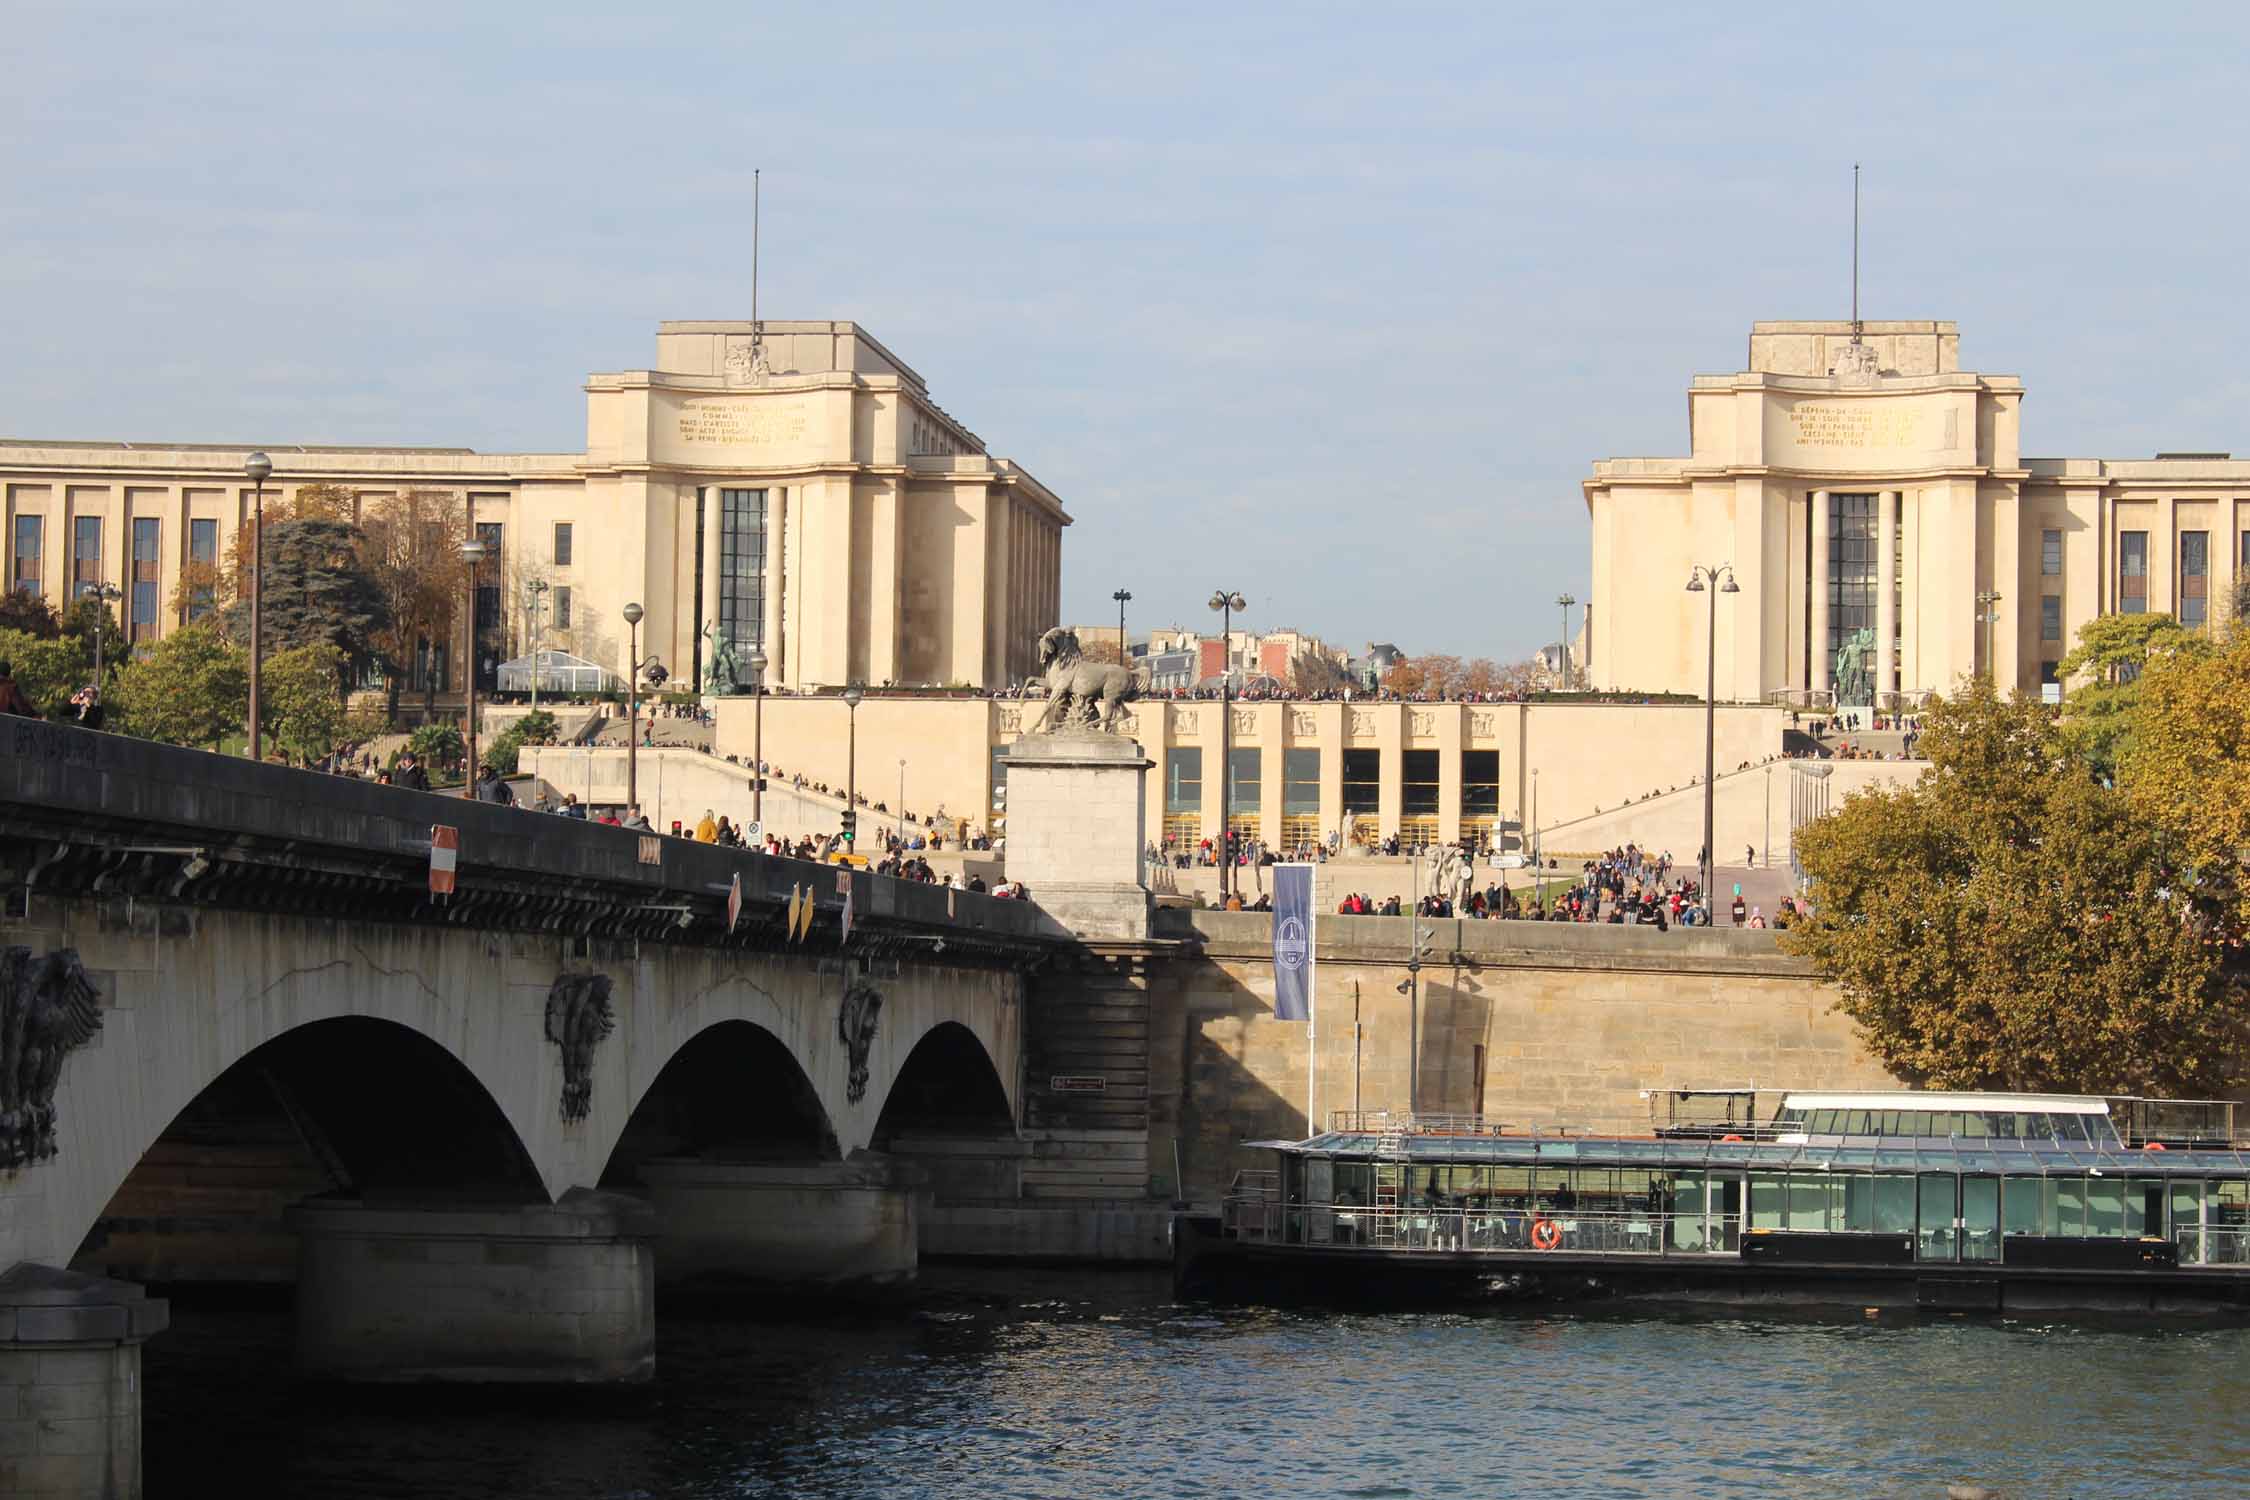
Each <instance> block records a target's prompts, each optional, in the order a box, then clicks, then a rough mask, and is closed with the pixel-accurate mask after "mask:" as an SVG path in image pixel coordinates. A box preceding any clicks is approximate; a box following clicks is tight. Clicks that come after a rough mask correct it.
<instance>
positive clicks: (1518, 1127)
mask: <svg viewBox="0 0 2250 1500" xmlns="http://www.w3.org/2000/svg"><path fill="white" fill-rule="evenodd" d="M1792 1128H1794V1127H1792ZM1328 1129H1329V1131H1330V1132H1331V1133H1334V1134H1338V1135H1373V1136H1392V1137H1405V1136H1410V1135H1449V1136H1521V1137H1524V1138H1526V1139H1531V1140H1557V1141H1580V1140H1586V1139H1589V1138H1605V1139H1606V1138H1618V1139H1635V1140H1657V1139H1676V1140H1713V1141H1718V1140H1725V1141H1773V1140H1778V1139H1780V1138H1781V1136H1782V1134H1783V1130H1782V1128H1781V1127H1777V1126H1774V1125H1753V1124H1741V1125H1681V1126H1672V1127H1666V1128H1658V1129H1654V1130H1652V1129H1651V1128H1650V1126H1649V1123H1648V1121H1646V1120H1639V1119H1624V1120H1614V1121H1599V1120H1597V1121H1592V1122H1586V1123H1574V1124H1568V1125H1557V1124H1552V1123H1547V1124H1542V1123H1538V1122H1532V1123H1529V1124H1517V1123H1514V1122H1511V1121H1508V1120H1500V1119H1495V1118H1494V1117H1492V1116H1490V1115H1481V1114H1433V1113H1430V1112H1428V1111H1422V1112H1418V1113H1409V1112H1407V1111H1404V1110H1390V1109H1364V1110H1361V1109H1335V1110H1330V1111H1329V1112H1328ZM1800 1133H1801V1132H1800Z"/></svg>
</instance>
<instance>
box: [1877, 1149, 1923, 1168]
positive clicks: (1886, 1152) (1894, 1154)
mask: <svg viewBox="0 0 2250 1500" xmlns="http://www.w3.org/2000/svg"><path fill="white" fill-rule="evenodd" d="M1919 1164H1920V1163H1919V1160H1918V1159H1917V1158H1916V1156H1915V1154H1914V1148H1913V1147H1911V1146H1891V1147H1887V1148H1878V1149H1877V1151H1876V1152H1875V1165H1877V1166H1879V1167H1908V1168H1912V1167H1914V1166H1917V1165H1919Z"/></svg>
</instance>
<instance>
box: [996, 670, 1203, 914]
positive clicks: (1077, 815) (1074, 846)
mask: <svg viewBox="0 0 2250 1500" xmlns="http://www.w3.org/2000/svg"><path fill="white" fill-rule="evenodd" d="M1209 707H1211V708H1212V709H1213V710H1214V711H1215V710H1217V708H1218V707H1219V705H1217V704H1211V705H1209ZM1151 764H1153V763H1152V762H1151V761H1150V760H1149V758H1148V756H1147V754H1146V753H1145V752H1144V751H1143V750H1142V749H1141V747H1140V746H1139V745H1138V744H1136V743H1135V742H1134V741H1132V740H1129V739H1127V738H1125V737H1124V736H1123V735H1118V734H1103V733H1101V732H1099V731H1098V730H1097V731H1080V732H1077V733H1065V734H1031V735H1025V736H1024V737H1023V738H1022V739H1019V740H1017V741H1016V742H1015V744H1013V745H1012V746H1010V747H1009V749H1008V851H1007V866H1008V878H1009V879H1010V880H1016V881H1021V882H1023V884H1024V886H1025V887H1026V888H1027V891H1028V894H1029V896H1030V899H1031V902H1032V904H1033V905H1035V906H1037V907H1038V908H1039V909H1040V911H1041V912H1042V913H1043V914H1044V915H1045V916H1046V918H1047V925H1048V926H1049V927H1050V928H1051V929H1052V930H1054V931H1056V932H1058V933H1060V934H1065V935H1072V936H1077V937H1091V938H1112V939H1123V940H1126V941H1138V940H1139V939H1142V938H1145V937H1147V936H1148V931H1149V893H1148V884H1147V872H1146V871H1145V870H1144V869H1143V868H1142V858H1141V853H1142V851H1141V830H1142V828H1143V827H1145V826H1146V824H1147V821H1148V819H1147V817H1146V803H1147V797H1148V770H1149V767H1150V765H1151ZM1204 778H1205V779H1204V786H1205V787H1206V788H1209V787H1210V786H1211V784H1212V780H1213V776H1212V770H1211V768H1210V767H1209V766H1206V767H1205V769H1204ZM1224 826H1225V824H1224V823H1223V822H1222V823H1221V824H1220V827H1221V828H1223V827H1224ZM1209 836H1210V837H1211V839H1212V842H1213V844H1214V846H1216V845H1217V844H1218V841H1219V838H1220V837H1221V835H1220V834H1218V833H1216V832H1213V833H1211V834H1210V835H1209Z"/></svg>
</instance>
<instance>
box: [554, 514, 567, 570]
mask: <svg viewBox="0 0 2250 1500" xmlns="http://www.w3.org/2000/svg"><path fill="white" fill-rule="evenodd" d="M555 566H556V567H558V568H567V567H569V566H570V523H569V522H568V521H557V522H556V523H555Z"/></svg>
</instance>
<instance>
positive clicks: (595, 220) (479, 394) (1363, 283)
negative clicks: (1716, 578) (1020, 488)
mask: <svg viewBox="0 0 2250 1500" xmlns="http://www.w3.org/2000/svg"><path fill="white" fill-rule="evenodd" d="M2246 32H2250V8H2245V7H2243V6H2241V5H2239V4H2237V5H2231V6H2205V7H2193V6H2185V5H2164V6H2152V7H2133V8H2129V7H2120V6H2113V5H2103V6H2080V7H2068V6H2055V5H2042V6H2003V5H1978V6H1964V5H1958V4H1954V5H1947V6H1926V7H1923V6H1915V5H1907V4H1894V5H1888V6H1884V7H1881V8H1879V9H1878V8H1851V9H1843V8H1831V7H1793V8H1791V7H1772V6H1732V7H1701V6H1673V5H1666V6H1649V7H1628V6H1603V5H1587V4H1578V5H1572V6H1568V7H1560V6H1541V7H1537V8H1526V9H1523V10H1517V9H1515V8H1512V7H1503V6H1495V5H1481V6H1465V7H1428V6H1401V5H1390V6H1381V7H1376V6H1366V5H1354V6H1325V5H1288V6H1265V5H1252V4H1243V5H1235V6H1214V5H1209V4H1204V5H1186V6H1147V7H1131V8H1128V7H1124V6H1104V7H1093V6H1061V5H1056V6H1036V5H1031V6H1013V5H979V6H975V7H968V6H961V7H953V8H943V7H935V6H929V5H919V6H899V7H887V6H882V5H871V4H860V5H854V6H850V7H845V6H835V5H826V6H802V7H798V6H789V7H773V6H766V5H740V4H737V5H730V6H709V7H706V6H691V5H677V6H670V7H636V6H632V5H611V6H604V7H588V6H580V5H541V6H513V5H484V4H455V5H447V6H427V7H417V6H369V5H354V4H340V3H339V4H327V5H320V6H306V5H302V4H298V5H290V6H272V7H266V6H249V5H230V4H226V3H223V0H222V3H209V4H197V5H188V6H182V5H178V4H177V3H166V4H162V5H148V6H116V5H100V4H77V5H41V4H31V5H25V4H24V3H23V0H18V4H17V5H16V6H13V7H11V8H10V18H9V23H8V26H7V29H6V34H5V36H4V37H0V64H4V72H5V76H7V78H8V80H9V82H8V85H7V87H6V88H5V89H4V90H0V187H4V191H0V204H4V207H0V214H4V216H5V218H4V222H5V226H6V227H5V239H4V240H0V351H4V357H0V435H6V436H18V437H60V438H127V439H166V438H173V439H179V438H185V439H195V440H213V441H232V440H246V441H255V442H269V443H281V442H332V443H356V442H398V443H456V444H465V445H468V446H471V447H476V448H480V449H487V450H509V449H526V448H528V449H566V450H567V449H576V448H579V447H581V446H583V439H584V431H583V422H584V410H583V398H582V397H581V395H580V394H579V390H578V386H579V383H580V381H581V380H582V379H583V377H584V376H585V374H586V373H587V372H588V371H590V370H607V369H619V368H632V367H638V366H643V365H646V364H647V363H648V362H649V361H650V358H651V356H652V354H653V352H654V342H653V340H654V325H655V323H656V322H657V321H658V320H659V319H662V318H701V317H747V316H748V315H749V307H750V295H749V223H750V201H749V200H750V194H749V186H750V171H751V168H752V167H753V166H759V167H762V168H763V169H764V171H765V185H766V193H765V207H766V214H765V225H766V236H765V255H764V265H763V275H762V278H761V280H762V289H761V301H762V304H763V310H764V311H765V313H766V314H767V315H768V316H770V317H777V318H786V317H819V318H827V317H834V318H850V319H854V320H857V321H859V322H861V323H864V324H865V325H866V326H867V327H868V328H869V329H870V330H872V331H873V332H874V333H875V335H876V337H878V338H880V339H882V340H883V341H884V342H885V343H887V344H889V345H890V346H891V347H892V348H894V349H895V350H897V351H898V352H899V353H900V355H901V356H902V357H904V358H905V359H906V360H907V361H908V362H909V363H911V364H913V365H914V366H915V367H916V368H917V369H919V370H920V371H921V373H922V374H923V375H924V376H925V377H927V378H928V380H929V382H930V386H931V391H932V394H933V395H934V396H935V397H936V399H937V400H938V401H939V402H940V403H941V404H943V405H944V406H945V407H946V408H947V409H948V410H950V411H952V412H953V413H954V414H956V415H957V416H959V417H961V418H962V419H963V420H965V421H967V422H968V423H969V425H970V426H972V427H973V428H975V429H976V430H977V431H978V432H979V433H980V434H981V435H983V436H984V437H985V438H986V440H987V441H988V442H989V443H990V444H991V446H992V448H993V450H994V451H995V452H997V453H1001V454H1004V455H1007V456H1009V457H1012V458H1015V459H1017V460H1018V461H1020V462H1021V463H1023V464H1024V465H1025V466H1026V467H1027V468H1029V469H1030V470H1031V471H1032V472H1033V473H1034V474H1037V475H1038V476H1039V477H1040V478H1041V479H1042V480H1044V481H1045V482H1046V483H1047V484H1049V485H1050V486H1052V487H1053V488H1054V489H1055V490H1056V491H1057V492H1058V493H1059V494H1061V495H1062V496H1063V498H1064V501H1065V503H1066V504H1067V505H1068V506H1069V507H1070V509H1071V511H1072V512H1073V514H1074V515H1075V516H1076V517H1077V525H1076V526H1074V527H1073V528H1072V529H1071V531H1070V532H1068V533H1067V534H1066V538H1065V543H1064V580H1063V612H1064V615H1065V617H1066V618H1068V619H1072V620H1102V619H1107V618H1111V617H1112V616H1113V614H1114V606H1112V605H1111V604H1110V602H1109V596H1110V592H1111V591H1112V590H1113V589H1115V588H1118V587H1120V586H1123V587H1125V588H1129V589H1131V590H1132V591H1133V593H1134V596H1135V602H1134V605H1133V611H1134V620H1135V622H1136V624H1137V625H1139V626H1143V627H1145V626H1147V625H1150V624H1156V623H1170V622H1173V621H1179V622H1183V623H1202V617H1203V616H1204V615H1206V614H1207V611H1205V610H1203V608H1202V605H1201V601H1202V600H1203V599H1204V598H1206V597H1208V595H1209V594H1210V592H1211V590H1212V588H1213V587H1214V586H1217V585H1221V584H1224V585H1227V586H1229V587H1232V588H1236V589H1239V590H1240V591H1241V592H1243V593H1244V594H1246V595H1247V596H1248V597H1249V599H1250V601H1251V612H1250V615H1249V618H1248V621H1247V623H1249V624H1252V625H1257V626H1281V625H1296V626H1300V627H1302V628H1305V629H1310V630H1315V631H1318V632H1320V633H1322V634H1325V635H1327V636H1329V637H1330V638H1331V639H1335V640H1338V641H1341V642H1343V643H1345V644H1348V645H1352V646H1354V647H1356V646H1358V645H1359V644H1361V643H1363V642H1365V641H1367V640H1369V639H1385V640H1395V641H1397V642H1399V643H1400V644H1401V645H1403V646H1405V647H1407V648H1408V649H1409V650H1444V651H1451V652H1455V653H1458V654H1462V655H1493V656H1498V657H1504V658H1505V657H1513V656H1519V655H1521V654H1523V653H1525V652H1527V651H1529V650H1530V649H1531V648H1533V647H1534V646H1535V645H1537V644H1538V643H1539V642H1540V641H1542V640H1546V639H1551V638H1552V635H1553V626H1552V624H1551V623H1550V622H1551V621H1552V620H1553V619H1554V616H1555V610H1554V608H1553V606H1552V604H1551V603H1550V602H1549V601H1551V600H1552V598H1553V597H1554V595H1555V593H1556V592H1557V591H1558V589H1561V588H1569V589H1570V590H1571V591H1573V592H1574V593H1577V594H1578V595H1580V596H1581V597H1583V596H1584V595H1585V593H1586V592H1587V543H1586V525H1585V509H1584V505H1583V502H1582V500H1581V499H1580V493H1579V489H1578V482H1579V480H1580V479H1581V478H1582V477H1583V476H1584V474H1585V473H1586V468H1587V465H1588V463H1589V462H1590V461H1591V460H1593V459H1594V458H1597V457H1604V456H1609V455H1614V454H1644V453H1659V454H1661V453H1677V452H1680V451H1682V449H1683V448H1684V446H1685V444H1686V440H1687V435H1686V430H1685V429H1686V401H1685V399H1684V392H1685V388H1686V384H1687V380H1688V377H1689V376H1690V375H1691V374H1693V373H1695V372H1698V371H1709V370H1731V369H1735V368H1738V367H1739V365H1740V364H1741V362H1742V357H1743V350H1744V339H1745V336H1746V335H1747V333H1748V330H1749V324H1750V322H1751V321H1752V320H1753V319H1755V318H1788V317H1831V316H1834V317H1840V316H1844V315H1845V314H1846V312H1847V311H1848V298H1849V284H1848V265H1849V261H1848V255H1849V243H1848V234H1849V224H1850V164H1851V162H1852V161H1853V160H1855V159H1857V160H1859V161H1862V162H1863V163H1865V166H1866V170H1867V176H1866V200H1865V213H1866V231H1865V238H1864V250H1863V264H1864V269H1863V279H1862V288H1863V290H1862V305H1863V308H1864V311H1865V313H1866V315H1867V316H1869V317H1944V318H1953V319H1956V320H1958V321H1959V323H1960V325H1961V330H1962V360H1963V363H1964V365H1966V366H1968V367H1970V368H1978V369H1984V370H1988V371H1992V372H1996V373H2008V374H2019V375H2021V376H2023V377H2024V379H2025V380H2026V382H2027V383H2028V386H2029V396H2028V397H2027V400H2026V415H2025V432H2026V444H2025V446H2026V448H2027V450H2028V451H2030V452H2033V453H2038V454H2070V455H2093V456H2111V457H2129V456H2145V455H2147V454H2150V453H2153V452H2155V451H2156V450H2157V449H2158V448H2160V447H2161V448H2186V449H2206V448H2218V449H2231V450H2234V451H2237V452H2250V435H2246V434H2245V433H2244V431H2243V427H2244V411H2245V405H2246V398H2250V373H2246V371H2250V362H2246V361H2245V358H2244V353H2243V351H2244V348H2245V337H2244V335H2245V328H2244V321H2245V319H2244V308H2245V298H2244V296H2243V293H2242V282H2243V276H2244V271H2243V266H2244V261H2245V255H2246V246H2250V225H2246V223H2245V220H2246V217H2250V214H2246V211H2245V209H2244V207H2243V198H2242V187H2243V182H2244V170H2243V169H2244V166H2245V161H2244V157H2245V149H2244V140H2245V130H2246V125H2245V122H2246V120H2250V116H2246V115H2245V113H2244V110H2243V104H2242V91H2241V85H2242V78H2243V72H2242V67H2243V64H2242V59H2243V57H2244V55H2245V46H2244V44H2245V42H2246V40H2250V37H2246V35H2245V33H2246Z"/></svg>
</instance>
